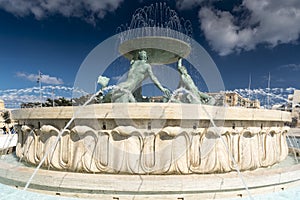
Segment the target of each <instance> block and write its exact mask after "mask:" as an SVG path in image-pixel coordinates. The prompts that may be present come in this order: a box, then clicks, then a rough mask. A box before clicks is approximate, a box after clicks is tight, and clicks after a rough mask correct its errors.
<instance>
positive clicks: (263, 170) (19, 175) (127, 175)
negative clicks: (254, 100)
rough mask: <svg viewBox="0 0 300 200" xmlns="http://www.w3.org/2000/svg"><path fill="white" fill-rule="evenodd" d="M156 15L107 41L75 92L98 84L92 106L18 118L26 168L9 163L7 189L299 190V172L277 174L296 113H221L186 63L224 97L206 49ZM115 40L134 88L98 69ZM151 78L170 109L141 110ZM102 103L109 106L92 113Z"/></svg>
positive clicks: (82, 192) (151, 194)
mask: <svg viewBox="0 0 300 200" xmlns="http://www.w3.org/2000/svg"><path fill="white" fill-rule="evenodd" d="M157 5H158V7H162V5H163V6H165V5H164V4H156V7H157ZM154 8H155V6H152V7H151V6H150V7H146V8H144V9H142V10H139V11H137V12H136V13H135V14H134V16H133V19H134V22H135V23H131V26H134V27H131V29H129V30H126V31H122V32H120V33H119V34H118V35H116V36H115V37H113V39H112V40H110V41H104V42H103V43H104V44H108V46H106V45H104V46H103V45H99V46H98V47H96V48H95V49H94V50H93V51H92V52H91V54H90V55H89V56H88V57H87V59H86V60H85V61H84V63H83V65H82V66H81V69H80V70H79V73H78V74H77V77H76V82H75V85H74V86H75V88H79V89H86V87H87V86H86V85H91V84H87V82H86V81H83V80H86V78H87V75H89V79H91V80H92V82H93V81H95V80H98V83H99V84H100V85H101V86H102V88H101V90H99V91H97V92H96V93H95V94H94V95H93V96H92V97H91V98H90V100H89V101H88V102H86V103H85V104H84V105H83V106H74V107H51V108H33V109H19V110H14V111H12V116H13V118H14V120H15V121H16V122H17V124H18V125H16V128H17V130H18V136H19V138H18V144H17V148H16V156H17V157H18V159H20V160H21V164H20V163H19V164H18V165H16V166H14V167H12V164H11V163H5V162H4V163H2V164H1V167H0V171H1V175H2V178H0V181H1V182H2V183H5V184H8V185H14V186H16V187H21V188H22V187H25V189H27V188H29V189H31V190H33V191H42V192H44V193H49V194H56V195H65V196H72V197H80V198H98V199H99V198H101V199H103V198H106V199H111V198H113V199H123V198H124V199H128V198H133V197H134V198H135V199H143V198H157V197H159V198H166V199H171V198H177V199H195V198H197V199H199V198H214V199H215V198H234V197H242V196H249V197H251V196H252V195H251V194H253V193H255V194H258V193H263V192H270V191H272V192H274V191H279V190H282V189H286V188H289V187H291V186H295V185H298V186H299V184H300V183H299V182H300V175H299V171H300V166H299V165H293V166H291V167H272V166H274V165H275V166H277V165H278V163H280V162H282V161H284V160H285V159H286V157H287V155H288V146H287V142H286V133H287V132H288V129H289V128H288V127H286V126H285V124H286V122H290V121H291V116H290V113H287V112H281V111H275V110H262V109H245V108H238V107H225V106H216V105H215V102H216V101H215V99H214V98H213V97H211V96H209V95H208V94H206V93H203V92H201V91H199V90H198V87H197V86H196V85H197V84H196V83H195V82H194V80H193V78H192V77H193V76H192V75H191V74H190V73H189V70H188V69H187V67H185V66H183V63H182V62H183V61H185V60H186V61H188V62H189V63H191V64H192V65H194V66H198V67H199V71H200V74H201V75H202V76H203V77H204V80H205V81H206V83H207V85H208V88H214V89H216V87H215V83H217V84H218V86H219V89H222V87H223V85H222V81H221V79H220V74H219V73H218V71H217V69H216V67H215V64H214V63H213V61H212V60H211V58H210V57H209V56H208V54H207V53H206V52H205V50H203V48H202V47H201V46H200V45H199V44H198V43H196V42H195V41H194V40H193V39H192V38H190V37H189V36H187V35H186V34H183V33H181V32H179V31H178V29H176V30H174V28H172V27H182V26H180V24H181V23H182V21H181V20H179V18H178V17H177V15H176V14H175V13H174V12H173V11H172V10H171V9H169V8H168V9H166V7H164V9H165V10H167V11H166V13H168V15H167V16H169V18H171V19H172V23H170V22H169V23H162V22H155V20H151V18H150V17H149V16H151V15H150V14H149V13H148V14H147V15H142V14H145V12H146V13H147V12H150V13H152V12H154V11H155V10H156V9H154ZM142 16H148V18H146V20H145V18H144V17H142ZM170 16H171V17H170ZM136 19H138V20H139V22H140V21H141V19H143V23H137V21H136ZM174 19H175V21H174ZM175 22H176V23H177V24H176V23H175ZM136 24H138V25H139V26H138V27H135V25H136ZM141 24H144V25H145V24H146V26H143V27H140V25H141ZM149 24H152V26H149ZM157 24H159V25H157ZM187 24H188V23H187ZM171 25H172V26H171ZM175 25H176V26H175ZM185 30H190V29H189V28H187V29H185ZM112 41H113V42H112ZM115 41H118V42H119V43H118V50H119V52H120V54H121V55H122V56H124V57H126V58H128V59H129V60H131V61H130V68H129V70H128V74H127V78H126V80H122V81H120V82H118V83H116V84H115V85H109V86H108V84H109V81H110V78H111V77H109V78H107V77H105V76H104V75H103V74H105V73H104V71H105V69H100V70H99V63H97V62H95V60H98V61H99V56H103V55H105V56H106V57H105V59H103V61H102V63H101V64H102V65H103V66H109V63H111V62H112V60H113V59H114V58H113V56H114V55H115V54H114V53H115V49H114V48H113V47H112V46H114V45H111V44H115ZM99 52H100V54H99ZM109 56H112V57H109ZM117 57H118V56H117ZM170 63H171V64H172V63H177V65H176V67H177V70H178V71H177V72H176V73H177V74H178V77H179V80H180V81H179V82H180V83H179V84H178V85H179V86H178V87H177V88H176V89H174V90H173V92H172V90H171V89H170V88H171V87H170V86H168V85H165V84H163V80H162V79H160V78H159V77H158V74H155V73H154V72H153V68H154V67H152V66H151V65H163V66H164V67H167V66H166V65H167V64H170ZM199 63H202V64H199ZM207 67H208V68H207ZM196 68H197V67H196ZM96 70H98V73H95V71H96ZM99 71H100V72H99ZM173 72H174V69H173ZM98 76H99V77H98ZM146 78H150V79H151V81H152V82H153V83H154V85H155V87H157V88H158V89H159V90H160V91H161V94H162V97H161V100H162V102H161V103H153V102H140V100H141V98H142V96H143V94H142V86H143V85H142V84H143V81H144V80H145V79H146ZM165 78H166V79H167V78H170V77H167V76H165ZM87 81H89V80H87ZM99 95H102V98H103V99H106V103H104V102H103V103H98V104H89V103H90V102H91V101H92V100H93V99H94V97H96V96H99ZM107 101H108V102H107ZM12 163H13V162H12ZM22 163H24V164H22ZM32 166H37V168H34V167H32ZM40 167H41V169H40ZM3 174H5V175H4V176H3ZM45 180H46V181H45Z"/></svg>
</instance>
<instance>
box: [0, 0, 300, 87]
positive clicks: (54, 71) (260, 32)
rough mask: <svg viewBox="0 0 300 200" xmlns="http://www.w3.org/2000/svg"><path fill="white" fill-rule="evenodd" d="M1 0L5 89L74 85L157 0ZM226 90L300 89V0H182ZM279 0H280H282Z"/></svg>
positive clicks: (179, 5) (179, 4)
mask: <svg viewBox="0 0 300 200" xmlns="http://www.w3.org/2000/svg"><path fill="white" fill-rule="evenodd" d="M65 2H66V1H64V0H56V1H51V0H43V1H42V0H0V69H1V72H2V73H1V74H2V76H1V79H0V90H2V91H5V90H9V89H17V90H19V89H24V88H32V87H36V86H38V85H37V83H36V75H37V73H38V70H41V71H42V72H43V74H44V83H43V85H55V86H56V87H58V86H61V87H72V86H73V84H74V79H75V76H76V73H77V71H78V69H79V67H80V65H81V63H82V62H83V60H84V59H85V57H86V56H87V55H88V53H89V52H90V51H91V50H92V49H93V48H94V47H95V46H97V45H98V44H99V43H101V42H102V41H103V40H105V39H107V38H109V37H110V36H112V35H114V34H115V33H116V28H117V27H118V26H120V25H121V24H126V23H129V22H130V19H131V16H132V14H133V13H134V11H135V10H136V9H138V8H141V7H143V6H145V5H150V4H151V3H156V1H150V0H148V1H147V0H144V1H143V0H137V1H133V0H130V1H129V0H101V1H98V0H86V1H84V0H70V1H69V2H68V3H67V4H66V3H65ZM159 2H166V3H167V5H168V6H169V7H170V8H171V9H174V10H175V11H176V12H177V13H178V15H179V16H180V17H183V18H185V19H186V20H190V21H191V23H192V26H193V38H194V39H195V40H196V41H198V42H199V43H200V44H201V45H202V46H203V47H204V48H205V49H206V51H207V52H208V53H209V54H210V56H211V57H212V58H213V60H214V62H215V63H216V65H217V67H218V69H219V71H220V73H221V75H222V78H223V81H224V84H225V88H226V89H228V90H232V89H235V88H247V87H248V82H249V80H248V79H249V74H251V77H252V85H251V87H252V88H265V87H267V77H268V73H269V72H270V73H271V87H280V88H287V87H294V88H300V81H299V77H300V56H299V55H300V45H299V41H300V40H299V34H300V2H299V0H285V1H275V0H264V1H262V0H237V1H234V0H226V1H225V0H176V1H159ZM279 2H280V3H279Z"/></svg>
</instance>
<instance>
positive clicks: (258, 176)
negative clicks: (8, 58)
mask: <svg viewBox="0 0 300 200" xmlns="http://www.w3.org/2000/svg"><path fill="white" fill-rule="evenodd" d="M7 157H8V158H7ZM33 171H34V168H31V167H28V166H25V165H23V164H22V163H19V162H17V158H16V157H14V156H13V155H7V156H6V158H5V159H2V160H0V182H1V183H3V184H6V185H11V186H14V187H17V188H23V187H24V186H25V184H26V182H27V181H28V180H29V178H30V176H31V175H32V173H33ZM242 174H243V178H244V179H245V182H246V184H247V186H248V187H249V189H250V192H251V194H252V195H253V194H262V193H267V192H268V193H269V192H276V191H281V190H285V189H288V188H290V187H294V186H298V187H299V185H300V164H297V165H292V166H289V167H273V168H268V169H267V168H264V169H257V170H254V171H247V172H243V173H242ZM30 190H32V191H37V192H41V193H45V194H52V195H61V196H71V197H79V198H88V199H132V197H133V196H134V197H135V199H144V198H147V199H151V198H153V199H156V198H158V197H159V198H162V197H164V198H165V199H195V198H197V199H199V198H200V199H202V198H205V199H215V198H235V197H245V196H247V192H246V190H245V188H244V187H243V184H242V182H241V179H240V178H239V176H238V174H237V173H236V172H231V173H224V174H192V175H121V174H111V175H109V174H86V173H85V174H82V173H74V172H62V171H52V170H45V169H40V170H39V171H38V173H37V175H36V176H35V177H34V179H33V180H32V183H31V185H30Z"/></svg>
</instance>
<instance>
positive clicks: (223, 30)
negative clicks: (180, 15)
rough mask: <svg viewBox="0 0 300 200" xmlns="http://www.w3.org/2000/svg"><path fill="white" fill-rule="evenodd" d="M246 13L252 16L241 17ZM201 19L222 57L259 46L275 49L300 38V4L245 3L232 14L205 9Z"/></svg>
mask: <svg viewBox="0 0 300 200" xmlns="http://www.w3.org/2000/svg"><path fill="white" fill-rule="evenodd" d="M242 12H243V13H247V12H248V13H249V14H248V15H247V16H246V17H245V16H244V17H243V18H240V15H241V13H242ZM234 14H235V15H234ZM199 20H200V23H201V29H202V31H203V32H204V35H205V37H206V39H207V40H208V41H209V43H210V45H211V46H212V48H213V49H214V50H215V51H217V52H218V53H219V54H220V55H222V56H225V55H228V54H231V53H234V52H239V51H241V50H244V51H249V50H252V49H254V48H255V47H256V46H257V45H258V44H266V45H267V46H269V47H275V46H277V45H279V44H283V43H296V42H297V40H298V39H299V34H300V1H299V0H285V1H280V2H279V1H272V0H244V1H243V3H242V5H241V6H240V7H238V8H235V11H233V12H231V13H230V12H227V11H220V10H216V9H213V8H208V7H203V8H201V9H200V11H199Z"/></svg>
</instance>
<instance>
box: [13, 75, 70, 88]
mask: <svg viewBox="0 0 300 200" xmlns="http://www.w3.org/2000/svg"><path fill="white" fill-rule="evenodd" d="M16 75H17V77H21V78H24V79H27V80H29V81H32V82H36V81H38V80H39V75H38V74H27V73H24V72H18V73H17V74H16ZM40 81H41V82H42V83H46V84H53V85H61V84H63V83H64V82H63V80H62V79H60V78H57V77H52V76H49V75H47V74H42V75H41V79H40Z"/></svg>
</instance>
